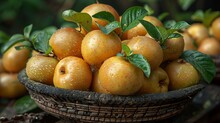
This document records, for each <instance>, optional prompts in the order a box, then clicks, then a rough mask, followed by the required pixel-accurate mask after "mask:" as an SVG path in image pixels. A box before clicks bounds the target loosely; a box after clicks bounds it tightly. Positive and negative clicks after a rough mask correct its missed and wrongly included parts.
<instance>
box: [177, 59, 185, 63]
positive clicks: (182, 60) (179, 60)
mask: <svg viewBox="0 0 220 123" xmlns="http://www.w3.org/2000/svg"><path fill="white" fill-rule="evenodd" d="M177 62H178V63H186V61H185V60H184V59H178V60H177Z"/></svg>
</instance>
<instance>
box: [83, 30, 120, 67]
mask: <svg viewBox="0 0 220 123" xmlns="http://www.w3.org/2000/svg"><path fill="white" fill-rule="evenodd" d="M81 51H82V56H83V59H84V60H85V61H86V62H87V63H88V64H90V65H96V66H100V65H101V64H102V63H103V62H104V61H105V60H106V59H108V58H110V57H112V56H115V55H116V54H117V53H119V52H121V40H120V38H119V37H118V36H117V35H116V34H115V33H111V34H108V35H106V34H104V33H103V32H102V31H101V30H93V31H91V32H89V33H88V34H87V35H86V36H85V37H84V39H83V41H82V47H81Z"/></svg>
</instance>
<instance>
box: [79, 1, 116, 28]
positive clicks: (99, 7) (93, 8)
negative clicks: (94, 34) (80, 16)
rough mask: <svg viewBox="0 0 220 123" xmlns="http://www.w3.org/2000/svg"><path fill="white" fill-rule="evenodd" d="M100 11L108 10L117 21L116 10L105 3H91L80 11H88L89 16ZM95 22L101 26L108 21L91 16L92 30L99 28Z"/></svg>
mask: <svg viewBox="0 0 220 123" xmlns="http://www.w3.org/2000/svg"><path fill="white" fill-rule="evenodd" d="M101 11H106V12H110V13H111V14H112V15H113V16H114V17H115V20H116V21H119V15H118V12H117V11H116V10H115V9H114V8H113V7H112V6H110V5H107V4H102V3H95V4H91V5H88V6H86V7H85V8H84V9H83V10H82V11H81V12H82V13H88V14H89V15H90V16H93V15H94V14H96V13H98V12H101ZM96 22H97V23H99V24H100V25H102V26H105V25H107V24H108V22H107V21H105V20H102V19H98V18H93V17H92V30H99V27H98V26H97V25H96Z"/></svg>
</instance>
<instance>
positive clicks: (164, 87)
mask: <svg viewBox="0 0 220 123" xmlns="http://www.w3.org/2000/svg"><path fill="white" fill-rule="evenodd" d="M168 86H169V78H168V75H167V73H166V72H165V71H164V70H163V69H162V68H160V67H158V68H157V69H156V70H154V71H152V72H151V75H150V77H149V78H146V77H145V79H144V84H143V86H142V87H141V89H140V90H139V94H151V93H163V92H167V91H168Z"/></svg>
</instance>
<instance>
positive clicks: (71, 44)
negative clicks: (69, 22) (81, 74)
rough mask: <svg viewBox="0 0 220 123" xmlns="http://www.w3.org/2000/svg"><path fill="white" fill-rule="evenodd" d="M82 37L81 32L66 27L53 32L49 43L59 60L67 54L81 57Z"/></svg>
mask: <svg viewBox="0 0 220 123" xmlns="http://www.w3.org/2000/svg"><path fill="white" fill-rule="evenodd" d="M83 37H84V36H83V34H81V33H80V32H78V31H77V30H75V29H73V28H70V27H66V28H61V29H59V30H57V31H56V32H55V33H53V35H52V36H51V38H50V40H49V43H50V46H51V47H52V49H53V52H54V54H55V55H56V56H57V58H58V59H59V60H61V59H63V58H65V57H67V56H77V57H82V54H81V44H82V39H83Z"/></svg>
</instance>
